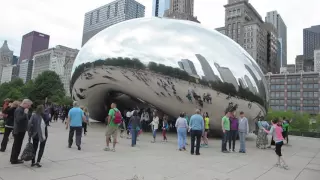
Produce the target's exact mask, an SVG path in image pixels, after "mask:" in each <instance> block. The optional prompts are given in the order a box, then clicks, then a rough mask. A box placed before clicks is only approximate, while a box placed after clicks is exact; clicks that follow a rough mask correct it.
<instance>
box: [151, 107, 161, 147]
mask: <svg viewBox="0 0 320 180" xmlns="http://www.w3.org/2000/svg"><path fill="white" fill-rule="evenodd" d="M150 125H151V126H152V134H153V141H151V143H155V142H156V137H157V130H158V128H159V117H158V115H157V114H156V112H154V113H153V120H152V122H151V123H150Z"/></svg>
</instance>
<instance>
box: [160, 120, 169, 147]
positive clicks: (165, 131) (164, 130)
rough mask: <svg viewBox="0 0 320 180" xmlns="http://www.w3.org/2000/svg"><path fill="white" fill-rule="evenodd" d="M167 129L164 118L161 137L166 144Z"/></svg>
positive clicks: (166, 122)
mask: <svg viewBox="0 0 320 180" xmlns="http://www.w3.org/2000/svg"><path fill="white" fill-rule="evenodd" d="M168 128H169V124H168V121H167V119H166V118H164V120H163V124H162V136H163V141H164V142H168V139H167V129H168Z"/></svg>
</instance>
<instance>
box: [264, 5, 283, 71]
mask: <svg viewBox="0 0 320 180" xmlns="http://www.w3.org/2000/svg"><path fill="white" fill-rule="evenodd" d="M265 21H266V22H267V23H270V24H272V25H273V26H274V27H275V28H276V30H277V35H278V39H279V41H280V44H281V62H280V64H281V66H280V67H285V66H286V65H287V26H286V24H285V23H284V21H283V19H282V17H281V16H280V14H279V13H278V12H277V11H271V12H267V16H266V18H265Z"/></svg>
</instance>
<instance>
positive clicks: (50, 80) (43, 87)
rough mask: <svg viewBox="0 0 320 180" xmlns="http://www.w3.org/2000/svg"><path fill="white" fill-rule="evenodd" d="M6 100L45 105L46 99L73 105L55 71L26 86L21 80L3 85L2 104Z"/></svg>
mask: <svg viewBox="0 0 320 180" xmlns="http://www.w3.org/2000/svg"><path fill="white" fill-rule="evenodd" d="M6 98H10V99H13V100H22V99H24V98H28V99H31V100H32V101H33V102H34V104H35V105H38V104H43V103H44V101H45V99H46V98H48V101H49V102H53V103H57V104H71V103H72V100H71V98H69V97H66V96H65V90H64V87H63V83H62V82H61V79H60V77H59V75H58V74H56V73H55V72H53V71H45V72H43V73H41V74H40V75H39V76H38V77H37V78H36V79H35V80H34V81H33V80H30V81H28V82H27V83H26V84H24V83H23V81H22V79H19V78H17V79H14V80H12V81H11V82H8V83H3V84H1V85H0V102H3V100H4V99H6Z"/></svg>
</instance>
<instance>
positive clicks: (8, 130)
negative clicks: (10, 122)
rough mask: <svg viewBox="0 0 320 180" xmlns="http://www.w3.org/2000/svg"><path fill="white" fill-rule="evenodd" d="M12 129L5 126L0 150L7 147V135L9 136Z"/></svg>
mask: <svg viewBox="0 0 320 180" xmlns="http://www.w3.org/2000/svg"><path fill="white" fill-rule="evenodd" d="M12 130H13V128H8V127H5V129H4V134H3V139H2V142H1V148H0V151H5V150H6V149H7V144H8V141H9V136H10V133H11V132H12Z"/></svg>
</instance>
